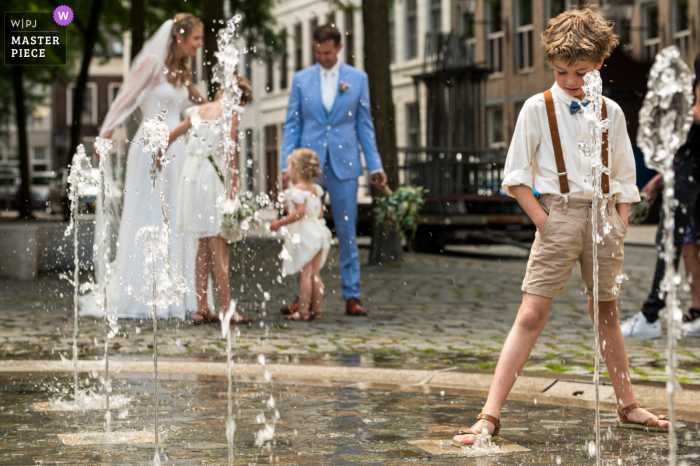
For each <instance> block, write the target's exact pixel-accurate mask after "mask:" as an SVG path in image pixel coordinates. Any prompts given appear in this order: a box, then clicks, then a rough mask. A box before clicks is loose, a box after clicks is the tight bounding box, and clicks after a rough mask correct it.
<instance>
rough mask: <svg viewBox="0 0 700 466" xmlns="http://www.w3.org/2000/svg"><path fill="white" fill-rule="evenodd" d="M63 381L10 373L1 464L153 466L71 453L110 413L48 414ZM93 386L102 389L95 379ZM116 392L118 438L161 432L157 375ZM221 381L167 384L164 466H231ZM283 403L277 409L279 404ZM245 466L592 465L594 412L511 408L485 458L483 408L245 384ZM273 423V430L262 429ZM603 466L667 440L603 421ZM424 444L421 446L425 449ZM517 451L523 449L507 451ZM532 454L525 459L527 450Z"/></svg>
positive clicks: (128, 456)
mask: <svg viewBox="0 0 700 466" xmlns="http://www.w3.org/2000/svg"><path fill="white" fill-rule="evenodd" d="M71 383H72V378H71V377H70V376H69V375H65V374H56V375H51V374H47V375H44V376H28V375H26V374H1V375H0V439H1V440H0V465H4V464H7V465H10V464H12V465H28V464H32V465H34V464H47V465H52V464H129V465H135V464H150V463H149V460H150V458H152V455H153V446H152V444H148V443H144V444H129V445H87V446H67V445H64V444H63V442H62V441H61V440H60V439H59V437H58V434H78V433H85V432H101V431H103V422H104V421H103V418H104V412H103V411H101V410H90V411H81V412H77V413H64V414H47V413H40V412H37V411H36V410H35V409H34V407H33V403H36V402H46V401H50V400H55V399H56V398H57V397H58V396H60V395H61V394H66V393H70V392H71V390H72V389H71ZM83 384H87V386H89V387H98V386H99V380H98V377H96V374H93V375H88V374H86V375H85V379H84V380H83ZM112 386H113V393H119V394H122V395H126V396H128V397H129V398H130V402H129V405H128V406H127V407H126V408H121V409H115V410H113V413H112V418H113V424H112V425H113V431H115V432H125V431H139V430H150V429H151V427H152V423H153V408H152V396H153V393H152V390H153V384H152V380H151V377H150V376H148V375H145V374H118V375H117V376H116V377H115V379H114V380H113V383H112ZM226 389H227V385H226V381H225V379H224V378H223V377H203V376H192V375H177V374H169V375H165V374H164V375H163V376H162V378H161V379H160V380H159V396H160V410H159V415H160V421H161V428H160V430H159V434H160V438H161V441H162V445H163V453H164V455H163V459H166V458H167V462H166V463H164V464H202V465H214V464H216V465H223V464H228V463H227V446H226V438H225V427H224V426H225V415H226V407H227V401H226V400H227V398H226V393H225V392H226ZM271 397H272V398H273V399H274V401H275V405H274V407H272V408H270V407H269V400H270V398H271ZM233 399H234V400H235V403H236V406H235V409H234V413H235V421H236V431H235V437H234V439H235V454H236V462H235V464H240V465H256V464H290V465H291V464H294V465H300V464H334V465H338V464H383V465H406V464H415V463H419V464H420V463H427V464H440V465H452V464H472V465H479V466H487V465H521V464H549V465H552V464H564V465H579V464H591V463H592V461H593V460H592V458H591V457H590V456H589V443H590V441H591V440H593V439H594V432H593V425H594V419H593V412H592V411H590V410H586V409H579V408H563V407H555V406H547V405H543V404H536V403H534V402H531V403H524V402H510V401H509V402H507V403H506V405H505V408H504V412H503V416H502V423H503V429H502V439H501V440H499V441H497V442H496V444H497V445H498V446H499V450H498V451H497V452H492V453H491V454H490V455H488V456H479V455H481V454H484V455H485V453H478V452H474V451H472V450H462V449H457V448H454V447H453V446H452V445H451V443H450V442H449V440H450V439H451V437H452V435H453V433H454V431H455V430H456V429H457V428H459V427H463V426H464V425H465V424H471V422H470V421H471V418H472V416H473V415H474V413H475V412H478V410H479V408H480V406H481V403H482V402H483V400H481V399H479V398H472V397H465V396H454V395H451V394H449V393H445V394H441V393H420V392H418V393H416V392H413V393H412V392H397V391H387V390H384V389H379V388H372V387H362V386H357V385H352V384H350V385H347V384H345V385H342V384H336V385H330V384H317V385H309V384H293V383H284V384H281V383H277V382H276V381H275V380H273V381H272V383H264V382H263V380H262V379H260V380H253V379H247V380H240V379H239V380H236V382H235V388H234V398H233ZM275 411H277V412H278V413H279V420H277V421H276V422H275V424H274V427H275V440H274V441H273V442H269V443H266V444H265V445H263V446H262V447H259V446H256V445H255V438H256V433H257V432H258V431H259V430H260V429H261V428H262V427H263V426H264V424H263V423H262V422H267V423H270V424H271V423H272V420H273V419H274V417H275ZM263 416H264V419H265V421H262V419H263ZM683 424H684V425H683V426H682V427H681V432H680V434H679V438H680V448H679V459H680V460H683V461H687V462H688V464H697V463H698V461H700V454H698V448H699V447H700V438H699V437H698V429H699V428H700V425H698V424H692V423H683ZM601 425H602V430H603V433H602V438H603V459H604V462H603V464H606V465H618V464H619V465H630V466H631V465H639V466H643V465H644V466H645V465H661V464H666V459H665V455H666V438H665V435H664V434H659V433H645V432H640V431H631V430H624V429H619V428H616V427H615V426H614V415H611V414H607V413H603V415H602V424H601ZM421 447H423V448H421ZM512 449H518V450H520V451H519V452H514V453H506V451H507V450H512ZM525 450H526V451H525Z"/></svg>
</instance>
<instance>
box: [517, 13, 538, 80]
mask: <svg viewBox="0 0 700 466" xmlns="http://www.w3.org/2000/svg"><path fill="white" fill-rule="evenodd" d="M521 1H529V2H530V23H528V24H523V25H521V24H520V17H521V14H522V12H521V11H520V2H521ZM532 3H533V2H532V0H515V1H514V2H513V7H514V8H515V15H514V18H515V70H516V72H518V73H522V72H528V71H530V70H532V69H534V67H535V59H534V52H535V50H534V44H533V42H534V40H535V24H534V18H533V14H532V13H533V10H534V5H533V4H532Z"/></svg>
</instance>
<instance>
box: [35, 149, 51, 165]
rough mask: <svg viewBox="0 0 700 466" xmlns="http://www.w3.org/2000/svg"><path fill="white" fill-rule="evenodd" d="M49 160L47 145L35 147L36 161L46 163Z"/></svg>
mask: <svg viewBox="0 0 700 466" xmlns="http://www.w3.org/2000/svg"><path fill="white" fill-rule="evenodd" d="M48 160H49V156H48V152H47V151H46V147H45V146H41V147H35V148H34V159H33V162H34V163H46V162H47V161H48Z"/></svg>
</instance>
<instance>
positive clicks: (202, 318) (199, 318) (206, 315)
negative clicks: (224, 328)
mask: <svg viewBox="0 0 700 466" xmlns="http://www.w3.org/2000/svg"><path fill="white" fill-rule="evenodd" d="M192 322H193V323H194V325H204V324H218V323H219V322H221V321H220V320H219V316H217V315H216V314H214V313H213V312H211V311H210V310H208V309H207V310H206V311H205V312H199V311H197V312H195V313H194V316H192Z"/></svg>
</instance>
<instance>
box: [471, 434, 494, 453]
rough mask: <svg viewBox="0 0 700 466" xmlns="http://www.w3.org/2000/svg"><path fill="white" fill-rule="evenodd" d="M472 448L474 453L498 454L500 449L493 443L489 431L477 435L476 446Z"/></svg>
mask: <svg viewBox="0 0 700 466" xmlns="http://www.w3.org/2000/svg"><path fill="white" fill-rule="evenodd" d="M471 448H472V450H474V451H484V452H496V451H498V448H499V447H498V445H496V444H495V443H493V442H492V441H491V434H489V431H488V429H482V430H481V433H479V434H477V435H475V440H474V445H472V447H471Z"/></svg>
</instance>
